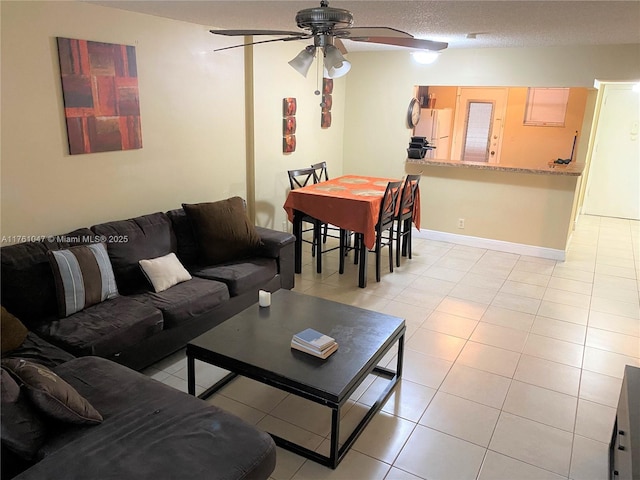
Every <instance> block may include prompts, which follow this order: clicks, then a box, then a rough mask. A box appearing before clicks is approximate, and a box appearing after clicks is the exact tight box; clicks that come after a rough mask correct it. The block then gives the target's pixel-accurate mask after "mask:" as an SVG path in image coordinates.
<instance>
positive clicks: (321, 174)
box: [311, 162, 329, 182]
mask: <svg viewBox="0 0 640 480" xmlns="http://www.w3.org/2000/svg"><path fill="white" fill-rule="evenodd" d="M311 168H313V169H314V170H315V171H316V182H326V181H327V180H329V172H328V171H327V162H320V163H314V164H312V165H311Z"/></svg>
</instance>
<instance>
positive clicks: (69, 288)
mask: <svg viewBox="0 0 640 480" xmlns="http://www.w3.org/2000/svg"><path fill="white" fill-rule="evenodd" d="M49 261H50V262H51V268H52V270H53V279H54V281H55V284H56V296H57V299H58V313H59V315H60V316H61V317H68V316H69V315H72V314H74V313H76V312H79V311H80V310H84V309H85V308H87V307H90V306H91V305H95V304H96V303H100V302H104V301H105V300H109V299H111V298H115V297H116V296H117V295H118V288H117V287H116V280H115V278H114V276H113V269H112V268H111V261H110V260H109V256H108V255H107V249H106V248H105V246H104V244H102V243H94V244H93V245H83V246H77V247H71V248H68V249H63V250H52V251H49Z"/></svg>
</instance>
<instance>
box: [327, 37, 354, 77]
mask: <svg viewBox="0 0 640 480" xmlns="http://www.w3.org/2000/svg"><path fill="white" fill-rule="evenodd" d="M324 68H325V69H326V70H327V75H326V76H327V78H339V77H342V76H344V75H346V74H347V73H348V72H349V70H351V63H349V62H347V61H346V60H345V58H344V57H343V56H342V53H340V50H338V48H337V47H335V46H333V45H327V46H325V47H324Z"/></svg>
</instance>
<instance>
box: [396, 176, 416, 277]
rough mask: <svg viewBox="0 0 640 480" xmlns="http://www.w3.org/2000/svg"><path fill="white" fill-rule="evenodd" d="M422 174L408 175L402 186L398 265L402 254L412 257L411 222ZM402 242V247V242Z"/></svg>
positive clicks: (398, 221) (397, 251) (397, 234)
mask: <svg viewBox="0 0 640 480" xmlns="http://www.w3.org/2000/svg"><path fill="white" fill-rule="evenodd" d="M421 177H422V175H407V177H406V178H405V179H404V184H403V186H402V194H401V195H400V205H399V207H398V211H397V212H398V213H397V215H396V221H397V226H396V266H398V267H399V266H400V254H402V256H403V257H407V256H408V257H409V258H411V236H412V235H411V232H412V229H411V222H412V221H413V212H414V206H415V203H416V192H417V191H418V184H419V183H420V178H421ZM401 243H402V248H401V245H400V244H401Z"/></svg>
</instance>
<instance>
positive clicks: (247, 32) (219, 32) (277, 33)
mask: <svg viewBox="0 0 640 480" xmlns="http://www.w3.org/2000/svg"><path fill="white" fill-rule="evenodd" d="M209 31H210V32H211V33H213V34H214V35H227V36H229V37H242V36H247V35H271V36H272V37H275V36H280V35H292V36H298V35H304V33H303V32H300V31H298V32H289V31H286V30H209Z"/></svg>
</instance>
